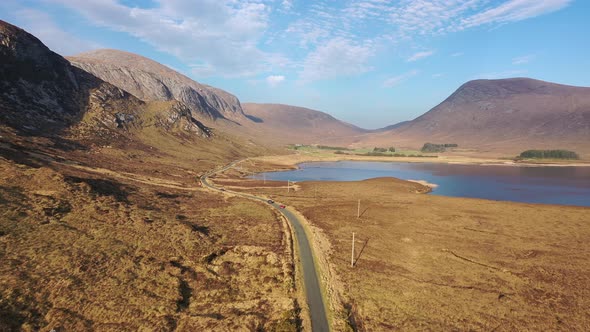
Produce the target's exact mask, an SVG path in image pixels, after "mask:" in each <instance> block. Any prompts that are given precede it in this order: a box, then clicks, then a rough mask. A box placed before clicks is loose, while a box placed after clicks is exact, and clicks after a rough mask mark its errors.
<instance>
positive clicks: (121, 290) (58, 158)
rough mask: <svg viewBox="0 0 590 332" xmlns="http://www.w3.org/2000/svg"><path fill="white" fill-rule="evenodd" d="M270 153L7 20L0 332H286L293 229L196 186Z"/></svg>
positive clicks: (2, 83)
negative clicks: (86, 67)
mask: <svg viewBox="0 0 590 332" xmlns="http://www.w3.org/2000/svg"><path fill="white" fill-rule="evenodd" d="M267 152H268V150H266V149H263V148H261V147H260V146H257V145H255V144H253V143H252V142H248V141H245V140H242V139H236V138H234V137H230V136H228V135H227V134H225V133H224V132H221V131H217V130H211V129H209V128H208V127H207V126H205V125H203V123H201V122H200V121H199V120H198V119H196V118H195V117H194V116H193V113H192V111H191V110H190V109H189V108H188V107H187V105H185V104H184V103H182V102H179V101H176V100H170V101H150V102H145V101H142V100H140V99H138V98H136V97H135V96H133V95H131V94H130V93H128V92H126V91H124V90H123V89H120V88H118V87H115V86H113V85H111V84H109V83H107V82H104V81H102V80H101V79H99V78H97V77H95V76H94V75H92V74H90V73H87V72H85V71H83V70H82V69H79V68H77V67H73V66H71V65H70V63H69V62H68V61H67V60H65V59H64V58H62V57H61V56H59V55H58V54H56V53H54V52H52V51H50V50H49V49H48V48H47V47H46V46H45V45H44V44H43V43H42V42H41V41H39V40H38V39H37V38H35V37H34V36H32V35H30V34H29V33H27V32H26V31H24V30H22V29H20V28H18V27H15V26H13V25H10V24H8V23H6V22H4V21H0V173H1V174H2V176H1V177H0V261H2V264H0V285H1V287H0V331H49V330H55V331H94V330H101V331H102V330H110V331H137V330H146V329H147V330H154V329H155V330H158V331H205V330H220V331H233V330H238V329H243V328H244V327H246V328H248V329H251V330H285V328H289V327H291V329H290V330H294V329H295V326H296V319H297V317H298V308H299V307H298V306H297V304H296V300H295V296H296V294H295V289H294V287H293V286H292V283H293V271H292V268H291V267H292V266H293V264H294V263H293V261H292V256H291V251H290V247H289V246H290V244H289V243H290V242H289V241H288V239H287V238H286V235H285V227H286V226H285V225H284V224H283V223H282V221H281V219H278V216H277V215H275V214H274V213H272V212H271V211H270V210H269V209H268V208H267V206H266V204H265V203H256V202H252V201H250V200H247V199H244V198H238V197H229V196H225V195H220V194H215V193H212V192H210V191H208V190H206V189H203V188H201V187H200V186H199V182H198V179H199V176H200V174H203V173H204V172H206V171H209V170H211V169H212V168H214V167H216V166H217V165H222V164H225V163H228V162H229V161H230V160H235V159H240V158H243V157H245V156H249V155H256V154H263V153H267Z"/></svg>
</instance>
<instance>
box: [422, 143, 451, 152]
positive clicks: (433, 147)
mask: <svg viewBox="0 0 590 332" xmlns="http://www.w3.org/2000/svg"><path fill="white" fill-rule="evenodd" d="M457 146H458V145H457V144H453V143H445V144H435V143H424V146H422V150H421V151H422V152H445V151H446V150H447V148H456V147H457Z"/></svg>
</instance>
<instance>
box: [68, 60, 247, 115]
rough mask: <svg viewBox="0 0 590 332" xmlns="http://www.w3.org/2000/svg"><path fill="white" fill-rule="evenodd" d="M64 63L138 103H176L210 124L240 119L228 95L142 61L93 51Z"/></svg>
mask: <svg viewBox="0 0 590 332" xmlns="http://www.w3.org/2000/svg"><path fill="white" fill-rule="evenodd" d="M68 60H69V61H70V62H71V63H72V64H73V65H74V66H76V67H78V68H81V69H84V70H85V71H88V72H90V73H92V74H94V75H96V76H97V77H99V78H101V79H102V80H104V81H107V82H109V83H111V84H113V85H115V86H117V87H119V88H122V89H124V90H125V91H129V92H130V93H131V94H133V95H134V96H136V97H138V98H139V99H141V100H144V101H154V100H160V101H163V100H178V101H181V102H183V103H184V104H186V105H187V107H188V108H189V109H190V110H191V111H192V112H194V115H195V116H205V117H206V118H208V119H211V120H217V119H222V118H225V119H230V120H234V121H239V120H242V119H244V114H243V111H242V107H241V105H240V102H239V100H238V99H237V98H236V97H235V96H233V95H232V94H230V93H228V92H225V91H223V90H221V89H217V88H213V87H210V86H207V85H204V84H200V83H197V82H195V81H193V80H191V79H190V78H188V77H186V76H184V75H182V74H180V73H178V72H176V71H174V70H172V69H170V68H168V67H166V66H164V65H162V64H160V63H157V62H155V61H153V60H150V59H147V58H145V57H142V56H139V55H136V54H132V53H128V52H123V51H117V50H97V51H92V52H88V53H83V54H79V55H77V56H74V57H68Z"/></svg>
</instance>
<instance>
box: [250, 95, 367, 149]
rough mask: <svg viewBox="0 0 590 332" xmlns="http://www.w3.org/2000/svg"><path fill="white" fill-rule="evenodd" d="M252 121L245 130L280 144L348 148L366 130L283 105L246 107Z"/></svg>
mask: <svg viewBox="0 0 590 332" xmlns="http://www.w3.org/2000/svg"><path fill="white" fill-rule="evenodd" d="M242 106H243V107H244V112H245V113H246V116H248V117H249V118H250V119H251V120H252V121H251V122H250V123H248V124H245V125H244V126H245V127H247V128H248V129H249V130H250V131H253V132H258V133H261V134H262V133H263V135H264V137H266V138H267V140H272V141H273V142H275V143H277V142H280V143H283V144H284V143H301V144H310V143H321V144H335V145H340V144H344V145H347V144H349V143H351V142H352V140H353V137H355V136H357V135H360V134H363V133H366V132H367V130H365V129H362V128H359V127H356V126H354V125H351V124H349V123H346V122H343V121H340V120H338V119H336V118H334V117H333V116H331V115H329V114H326V113H323V112H320V111H315V110H311V109H308V108H303V107H297V106H289V105H282V104H255V103H244V104H243V105H242Z"/></svg>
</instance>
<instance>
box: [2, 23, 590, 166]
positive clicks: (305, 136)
mask: <svg viewBox="0 0 590 332" xmlns="http://www.w3.org/2000/svg"><path fill="white" fill-rule="evenodd" d="M0 38H1V39H2V44H0V60H1V61H0V123H2V124H6V125H9V126H12V127H14V128H17V129H18V130H20V131H24V132H38V133H48V132H51V131H59V130H64V129H67V130H68V131H69V132H70V133H71V134H74V133H75V134H76V135H82V136H84V135H85V137H88V139H92V137H98V136H100V137H108V136H109V135H110V136H116V135H120V134H121V130H120V129H121V128H131V127H134V126H135V127H138V126H139V127H142V126H151V125H155V126H157V127H158V128H160V129H161V130H173V129H174V130H176V131H178V130H180V131H185V132H188V133H193V134H196V136H199V137H209V136H210V135H211V134H212V133H213V132H214V131H215V130H217V131H218V133H219V134H221V135H222V136H223V135H226V136H227V138H228V139H232V138H231V137H234V138H237V137H239V138H240V140H244V139H246V140H253V141H257V142H259V143H261V144H262V145H274V146H277V145H284V144H289V143H302V144H313V143H317V144H330V145H351V146H368V147H372V146H384V147H388V146H396V147H409V148H419V147H421V146H422V144H424V143H425V142H432V143H457V144H459V146H460V147H461V148H467V149H474V150H478V151H483V152H486V151H497V152H502V153H515V152H519V151H521V150H523V149H530V148H543V149H545V148H565V149H568V148H569V149H572V150H575V151H577V152H580V153H582V154H583V155H584V154H590V143H588V142H589V141H590V88H585V87H573V86H566V85H559V84H554V83H549V82H544V81H539V80H533V79H528V78H513V79H502V80H475V81H470V82H467V83H465V84H464V85H462V86H461V87H460V88H459V89H458V90H457V91H455V92H454V93H453V94H452V95H451V96H449V97H448V98H447V99H446V100H445V101H443V102H442V103H441V104H439V105H438V106H436V107H434V108H433V109H432V110H430V111H429V112H427V113H425V114H424V115H422V116H420V117H418V118H416V119H414V120H412V121H405V122H401V123H398V124H395V125H391V126H387V127H385V128H381V129H377V130H365V129H362V128H359V127H356V126H354V125H351V124H348V123H345V122H343V121H340V120H338V119H336V118H334V117H332V116H330V115H328V114H326V113H323V112H319V111H315V110H310V109H307V108H302V107H296V106H289V105H281V104H254V103H246V104H243V105H242V104H241V103H240V101H239V100H238V98H237V97H236V96H234V95H232V94H231V93H228V92H226V91H224V90H221V89H218V88H215V87H211V86H208V85H204V84H201V83H198V82H195V81H194V80H192V79H190V78H188V77H186V76H184V75H182V74H180V73H178V72H176V71H175V70H173V69H171V68H169V67H167V66H165V65H162V64H160V63H157V62H155V61H153V60H150V59H147V58H145V57H142V56H139V55H136V54H132V53H128V52H123V51H117V50H97V51H92V52H88V53H83V54H79V55H77V56H73V57H68V58H67V59H68V60H69V62H68V60H65V59H64V58H62V57H61V56H59V55H58V54H56V53H53V52H51V51H50V50H49V49H48V48H47V47H46V46H45V45H43V43H41V41H39V40H38V39H37V38H35V37H34V36H32V35H30V34H28V33H27V32H25V31H24V30H22V29H20V28H17V27H15V26H12V25H10V24H8V23H6V22H3V21H0ZM212 129H213V131H212ZM105 130H111V131H113V132H112V133H111V134H112V135H111V134H108V135H107V134H106V133H104V132H103V131H105ZM101 132H103V133H101ZM98 133H101V134H98ZM97 135H98V136H97Z"/></svg>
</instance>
